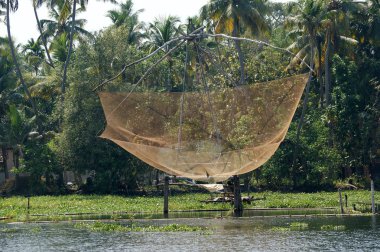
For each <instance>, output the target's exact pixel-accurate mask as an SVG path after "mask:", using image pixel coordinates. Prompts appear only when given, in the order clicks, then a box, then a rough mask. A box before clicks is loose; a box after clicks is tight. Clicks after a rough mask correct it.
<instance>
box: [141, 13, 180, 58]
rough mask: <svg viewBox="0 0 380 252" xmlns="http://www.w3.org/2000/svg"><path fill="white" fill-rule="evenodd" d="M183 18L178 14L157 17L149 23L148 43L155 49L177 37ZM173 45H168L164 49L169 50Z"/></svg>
mask: <svg viewBox="0 0 380 252" xmlns="http://www.w3.org/2000/svg"><path fill="white" fill-rule="evenodd" d="M180 22H181V20H180V19H179V17H177V16H170V15H169V16H167V17H159V18H156V19H155V20H154V21H153V22H152V23H150V24H149V30H148V37H149V40H148V45H149V46H150V48H151V50H154V49H156V48H158V47H160V46H162V45H164V44H165V43H166V42H168V41H170V40H172V39H173V38H174V37H176V36H177V35H178V33H179V31H180V29H181V27H180ZM172 47H173V45H167V46H166V47H165V48H163V50H164V51H165V52H168V51H169V50H170V49H171V48H172Z"/></svg>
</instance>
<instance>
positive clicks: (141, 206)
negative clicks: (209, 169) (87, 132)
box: [0, 190, 380, 221]
mask: <svg viewBox="0 0 380 252" xmlns="http://www.w3.org/2000/svg"><path fill="white" fill-rule="evenodd" d="M344 194H347V195H348V202H349V206H350V207H352V203H355V202H363V201H365V202H370V192H369V191H364V190H362V191H343V195H344ZM251 195H253V196H254V197H255V198H264V197H265V199H262V200H257V201H253V202H252V204H251V205H246V206H245V207H246V208H323V207H334V208H338V207H339V198H338V193H337V192H319V193H279V192H260V193H253V194H251ZM209 198H210V194H207V193H187V194H181V195H176V196H171V197H170V198H169V209H170V211H176V210H219V209H227V210H230V209H232V206H231V205H230V204H228V203H225V204H212V203H211V204H206V203H203V202H201V201H202V200H207V199H209ZM375 198H376V202H379V201H380V192H376V195H375ZM30 206H31V208H30V209H29V214H30V215H49V216H56V219H57V220H59V219H60V217H59V216H60V215H64V214H78V213H92V214H94V215H95V214H110V215H117V214H118V213H121V212H128V213H141V212H145V213H161V212H162V208H163V197H162V196H146V197H123V196H114V195H64V196H36V197H31V199H30ZM0 217H9V218H12V221H15V220H16V221H25V220H28V218H32V216H28V210H27V199H26V198H25V197H21V196H14V197H9V198H0ZM64 218H66V219H67V216H66V217H64ZM29 220H32V219H29Z"/></svg>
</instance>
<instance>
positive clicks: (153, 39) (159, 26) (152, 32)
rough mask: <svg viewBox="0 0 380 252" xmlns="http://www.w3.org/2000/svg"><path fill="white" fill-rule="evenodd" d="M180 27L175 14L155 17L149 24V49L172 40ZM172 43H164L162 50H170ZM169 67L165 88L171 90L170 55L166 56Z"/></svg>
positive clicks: (171, 61)
mask: <svg viewBox="0 0 380 252" xmlns="http://www.w3.org/2000/svg"><path fill="white" fill-rule="evenodd" d="M181 29H182V27H181V26H180V19H179V18H178V17H176V16H170V15H169V16H167V17H160V18H156V19H155V20H154V21H153V23H150V24H149V31H148V37H149V40H148V42H147V43H148V46H149V47H150V50H151V51H152V50H155V49H157V48H158V47H161V46H163V45H164V44H165V43H166V42H168V41H170V40H172V39H173V38H175V37H176V36H177V35H178V34H179V31H180V30H181ZM173 46H174V45H173V43H172V44H168V45H166V46H165V47H164V48H163V49H162V50H163V51H164V52H165V53H167V52H169V51H170V49H171V48H172V47H173ZM167 61H168V64H169V67H168V76H167V88H168V89H169V90H171V86H172V81H171V79H172V77H171V73H172V67H173V60H172V59H171V57H168V58H167Z"/></svg>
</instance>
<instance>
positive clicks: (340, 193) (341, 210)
mask: <svg viewBox="0 0 380 252" xmlns="http://www.w3.org/2000/svg"><path fill="white" fill-rule="evenodd" d="M338 192H339V205H340V213H341V214H344V209H343V200H342V190H341V189H340V188H339V189H338Z"/></svg>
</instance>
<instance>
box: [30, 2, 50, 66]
mask: <svg viewBox="0 0 380 252" xmlns="http://www.w3.org/2000/svg"><path fill="white" fill-rule="evenodd" d="M43 2H44V1H43V0H33V2H32V4H33V11H34V17H35V18H36V22H37V27H38V31H39V32H40V39H41V41H42V44H43V46H44V48H45V53H46V56H47V58H48V65H50V66H51V67H53V68H54V63H53V60H52V59H51V57H50V53H49V50H48V48H47V42H46V37H45V36H43V34H42V27H41V23H40V18H39V17H38V12H37V8H38V7H40V6H41V5H42V4H43Z"/></svg>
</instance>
